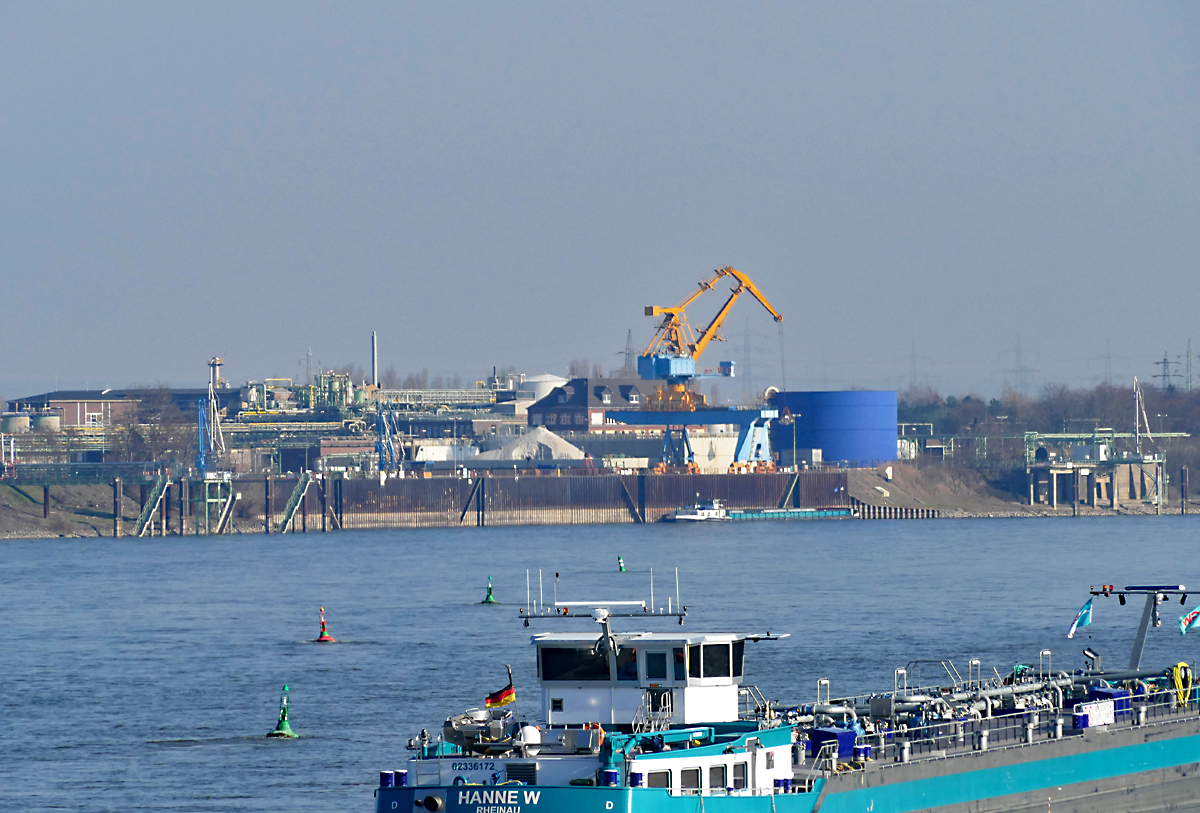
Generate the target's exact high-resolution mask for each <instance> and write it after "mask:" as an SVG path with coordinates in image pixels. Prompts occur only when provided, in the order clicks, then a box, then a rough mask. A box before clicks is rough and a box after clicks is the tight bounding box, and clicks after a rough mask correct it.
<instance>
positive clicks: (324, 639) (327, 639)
mask: <svg viewBox="0 0 1200 813" xmlns="http://www.w3.org/2000/svg"><path fill="white" fill-rule="evenodd" d="M320 618H321V634H320V635H318V636H317V640H316V641H314V642H313V643H317V644H336V643H337V638H334V637H333V636H332V635H330V634H329V630H327V629H325V608H324V607H322V608H321V612H320Z"/></svg>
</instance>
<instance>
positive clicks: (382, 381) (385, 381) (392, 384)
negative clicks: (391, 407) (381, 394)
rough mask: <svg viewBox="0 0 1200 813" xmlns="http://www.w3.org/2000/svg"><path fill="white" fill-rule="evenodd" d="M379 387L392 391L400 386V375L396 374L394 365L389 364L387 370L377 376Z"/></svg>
mask: <svg viewBox="0 0 1200 813" xmlns="http://www.w3.org/2000/svg"><path fill="white" fill-rule="evenodd" d="M379 385H380V386H381V387H383V388H384V389H385V390H394V389H396V388H397V387H399V386H400V374H399V373H398V372H396V365H394V364H389V365H388V366H387V369H385V370H384V371H383V373H382V374H381V375H380V376H379Z"/></svg>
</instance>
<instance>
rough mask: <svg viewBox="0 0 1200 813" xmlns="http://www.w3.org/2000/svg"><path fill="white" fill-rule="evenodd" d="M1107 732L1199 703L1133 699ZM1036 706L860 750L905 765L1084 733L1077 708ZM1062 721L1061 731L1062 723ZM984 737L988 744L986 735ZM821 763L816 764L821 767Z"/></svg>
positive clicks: (881, 739) (896, 736) (890, 735)
mask: <svg viewBox="0 0 1200 813" xmlns="http://www.w3.org/2000/svg"><path fill="white" fill-rule="evenodd" d="M1130 700H1131V702H1130V704H1129V707H1128V708H1125V709H1120V710H1118V711H1117V713H1116V715H1115V720H1114V722H1113V723H1112V724H1111V725H1110V726H1109V728H1128V727H1137V726H1142V725H1153V724H1162V723H1166V722H1171V721H1174V720H1179V719H1187V718H1194V717H1200V698H1198V697H1197V689H1191V690H1190V691H1188V692H1187V694H1186V695H1185V702H1184V703H1182V704H1181V703H1180V702H1179V698H1178V694H1177V692H1176V691H1175V690H1171V691H1162V692H1155V693H1153V694H1150V695H1142V696H1140V697H1133V698H1130ZM1079 705H1081V704H1074V705H1073V706H1071V707H1067V708H1061V709H1060V708H1046V707H1035V708H1029V709H1025V710H1021V711H1017V712H1015V713H1008V714H1001V715H998V716H995V717H991V718H980V719H967V720H945V721H938V722H935V723H931V724H929V725H925V726H920V727H914V728H908V729H881V730H879V731H876V732H873V733H871V734H866V735H863V736H860V737H858V738H857V740H856V745H857V746H870V753H871V757H872V758H873V759H875V760H884V761H890V762H907V761H908V760H910V759H917V758H928V757H950V756H958V755H962V754H965V753H970V752H972V751H978V750H990V749H994V748H1008V747H1016V746H1022V745H1032V744H1035V743H1039V742H1049V741H1052V740H1056V739H1058V738H1060V737H1062V738H1066V737H1072V736H1077V735H1079V734H1082V733H1083V729H1077V728H1075V714H1074V712H1075V711H1077V708H1076V706H1079ZM1060 721H1061V728H1060V727H1059V723H1060ZM985 732H986V740H985V739H984V738H983V737H982V735H983V734H984V733H985ZM819 764H820V760H819V759H818V765H819Z"/></svg>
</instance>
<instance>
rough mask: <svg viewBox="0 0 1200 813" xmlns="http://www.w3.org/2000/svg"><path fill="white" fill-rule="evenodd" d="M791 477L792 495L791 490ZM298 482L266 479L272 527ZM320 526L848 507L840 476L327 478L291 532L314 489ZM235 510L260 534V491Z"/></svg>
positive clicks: (247, 491) (592, 519) (255, 485)
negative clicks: (719, 507) (702, 507)
mask: <svg viewBox="0 0 1200 813" xmlns="http://www.w3.org/2000/svg"><path fill="white" fill-rule="evenodd" d="M793 479H795V487H793V485H792V484H793ZM296 484H297V481H296V480H289V479H272V480H271V488H270V491H271V500H270V502H271V525H272V532H275V530H276V528H277V526H278V523H279V522H280V521H281V520H282V519H283V516H284V512H285V510H286V508H287V505H288V500H289V498H290V497H291V495H292V492H293V490H294V489H295V488H296ZM322 485H323V487H324V490H325V495H326V501H327V506H328V512H329V515H331V518H330V519H328V520H327V526H328V528H329V529H330V530H336V529H337V527H338V524H337V523H336V522H334V521H333V519H332V518H334V517H336V518H339V519H340V523H341V526H342V527H343V528H346V529H352V528H413V527H449V526H457V525H597V524H610V523H630V522H638V521H643V520H644V521H645V522H657V521H659V520H661V519H662V517H663V515H664V514H667V513H668V512H670V511H674V510H675V509H677V508H679V507H681V506H684V505H688V504H690V503H692V502H695V500H696V499H697V495H699V498H700V499H719V500H721V501H722V502H723V503H724V504H725V505H727V506H728V507H730V508H755V509H762V508H777V507H779V506H780V504H781V503H784V498H785V497H787V500H786V503H785V504H786V505H788V506H792V507H797V508H832V507H842V506H846V505H849V500H848V498H847V496H846V474H845V472H839V471H828V472H802V473H801V474H800V475H799V476H798V477H797V476H796V475H792V474H736V475H728V474H659V475H625V476H617V475H593V476H586V477H584V476H561V477H560V476H538V475H531V476H527V477H483V478H478V477H476V478H472V479H470V480H461V479H456V478H449V477H437V478H431V479H417V478H405V479H397V478H389V479H387V480H385V481H384V483H383V484H382V485H381V484H380V483H379V481H378V480H377V479H345V480H342V479H339V478H330V479H326V480H324V482H323V483H322V482H321V481H315V482H313V484H312V485H311V486H310V487H309V489H308V492H307V493H306V495H305V498H304V501H303V503H302V507H301V508H300V509H299V510H297V511H296V514H295V516H294V517H293V519H292V522H291V525H290V528H289V532H290V533H300V532H303V531H304V530H305V528H307V530H308V532H310V533H311V532H314V531H320V530H321V529H322V523H321V513H322V500H321V488H322ZM237 488H238V490H239V491H241V492H242V494H243V500H242V503H241V505H240V506H239V510H238V512H237V514H238V516H239V517H240V518H241V520H240V521H239V523H238V530H240V531H242V532H247V531H253V530H261V529H263V528H264V526H265V524H266V518H265V517H264V516H263V508H264V506H265V494H264V490H265V484H264V483H263V481H261V480H260V481H241V482H240V483H239V484H238V486H237Z"/></svg>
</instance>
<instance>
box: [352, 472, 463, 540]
mask: <svg viewBox="0 0 1200 813" xmlns="http://www.w3.org/2000/svg"><path fill="white" fill-rule="evenodd" d="M474 487H475V483H474V481H472V480H459V479H456V478H452V477H438V478H434V479H430V480H414V479H404V480H398V479H390V480H385V481H384V484H383V485H382V486H381V485H380V484H379V481H378V480H343V481H342V482H341V495H342V504H341V511H342V522H343V524H344V527H345V528H347V529H350V528H418V527H443V528H444V527H446V526H449V525H458V524H459V517H460V516H461V514H462V511H463V508H464V507H465V506H466V505H467V501H468V498H470V497H471V496H472V491H473V490H474ZM331 490H332V489H331ZM473 516H474V515H473V513H472V512H471V511H470V510H468V511H467V517H466V518H465V519H464V520H463V522H464V523H465V524H468V525H474V524H475V522H474V519H473Z"/></svg>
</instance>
